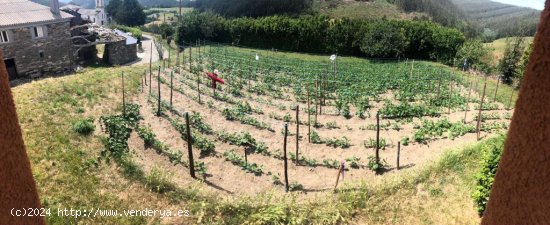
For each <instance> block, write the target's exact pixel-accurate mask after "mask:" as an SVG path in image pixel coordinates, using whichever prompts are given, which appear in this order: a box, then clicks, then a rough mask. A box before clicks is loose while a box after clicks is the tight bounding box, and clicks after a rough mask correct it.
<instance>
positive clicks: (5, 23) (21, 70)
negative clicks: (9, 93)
mask: <svg viewBox="0 0 550 225" xmlns="http://www.w3.org/2000/svg"><path fill="white" fill-rule="evenodd" d="M73 18H74V16H73V15H71V14H68V13H66V12H63V11H60V9H59V1H58V0H51V2H50V7H49V8H48V7H46V6H43V5H40V4H37V3H33V2H31V1H28V0H0V49H2V50H3V52H4V57H5V58H4V59H3V60H4V62H5V64H6V69H7V70H8V73H9V75H10V80H13V79H16V78H19V77H38V76H41V75H42V74H44V73H60V72H63V71H67V70H69V69H70V68H71V63H72V60H73V59H72V57H71V55H72V54H71V45H72V44H71V31H70V23H71V19H73Z"/></svg>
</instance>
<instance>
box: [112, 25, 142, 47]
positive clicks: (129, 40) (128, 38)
mask: <svg viewBox="0 0 550 225" xmlns="http://www.w3.org/2000/svg"><path fill="white" fill-rule="evenodd" d="M114 32H115V34H117V35H119V36H122V37H125V38H126V45H132V44H136V43H137V39H136V38H135V37H133V36H132V35H130V34H128V33H124V32H123V31H120V30H117V29H115V30H114Z"/></svg>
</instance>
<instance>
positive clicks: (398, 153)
mask: <svg viewBox="0 0 550 225" xmlns="http://www.w3.org/2000/svg"><path fill="white" fill-rule="evenodd" d="M400 155H401V142H400V141H398V142H397V170H399V169H400V167H399V156H400Z"/></svg>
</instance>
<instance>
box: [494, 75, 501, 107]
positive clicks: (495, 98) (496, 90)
mask: <svg viewBox="0 0 550 225" xmlns="http://www.w3.org/2000/svg"><path fill="white" fill-rule="evenodd" d="M499 84H500V76H499V77H498V80H497V88H496V89H495V97H494V98H493V102H496V101H497V93H498V85H499Z"/></svg>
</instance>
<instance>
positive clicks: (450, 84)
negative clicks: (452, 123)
mask: <svg viewBox="0 0 550 225" xmlns="http://www.w3.org/2000/svg"><path fill="white" fill-rule="evenodd" d="M449 86H450V87H449V104H448V107H449V113H448V114H449V115H450V114H451V101H452V99H453V81H452V80H451V82H450V83H449Z"/></svg>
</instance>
